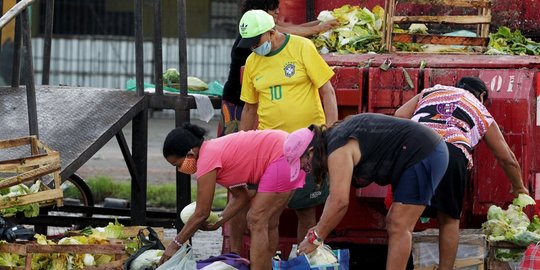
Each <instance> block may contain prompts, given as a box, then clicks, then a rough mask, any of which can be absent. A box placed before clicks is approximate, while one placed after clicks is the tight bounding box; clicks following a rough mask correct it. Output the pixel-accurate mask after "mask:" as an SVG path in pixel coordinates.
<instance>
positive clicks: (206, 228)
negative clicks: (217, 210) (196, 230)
mask: <svg viewBox="0 0 540 270" xmlns="http://www.w3.org/2000/svg"><path fill="white" fill-rule="evenodd" d="M222 225H223V223H222V222H221V218H220V219H219V220H218V221H217V222H216V223H208V222H204V223H203V224H202V225H201V227H200V229H201V230H202V231H215V230H217V229H219V227H221V226H222Z"/></svg>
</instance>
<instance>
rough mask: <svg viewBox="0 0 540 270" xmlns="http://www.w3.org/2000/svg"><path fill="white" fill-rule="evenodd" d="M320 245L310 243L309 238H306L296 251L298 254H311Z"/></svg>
mask: <svg viewBox="0 0 540 270" xmlns="http://www.w3.org/2000/svg"><path fill="white" fill-rule="evenodd" d="M318 247H319V246H317V245H314V244H310V243H309V242H308V240H307V238H304V240H303V241H302V243H300V246H298V250H297V251H296V255H300V254H309V253H311V252H313V251H314V250H316V249H317V248H318Z"/></svg>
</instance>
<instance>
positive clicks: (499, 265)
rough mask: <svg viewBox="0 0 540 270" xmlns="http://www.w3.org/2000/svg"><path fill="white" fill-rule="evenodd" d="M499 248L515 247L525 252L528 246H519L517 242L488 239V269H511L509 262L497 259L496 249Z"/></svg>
mask: <svg viewBox="0 0 540 270" xmlns="http://www.w3.org/2000/svg"><path fill="white" fill-rule="evenodd" d="M499 248H505V249H514V250H519V251H523V252H525V250H526V249H527V247H523V246H518V245H516V244H513V243H510V242H506V241H498V242H489V241H488V257H487V269H488V270H511V269H512V267H511V266H510V264H509V263H507V262H501V261H498V260H497V259H495V250H496V249H499Z"/></svg>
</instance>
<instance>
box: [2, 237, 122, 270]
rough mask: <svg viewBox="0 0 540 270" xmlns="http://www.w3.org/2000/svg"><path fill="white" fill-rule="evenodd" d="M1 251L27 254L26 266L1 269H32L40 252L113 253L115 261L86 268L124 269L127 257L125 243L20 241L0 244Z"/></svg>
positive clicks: (101, 269)
mask: <svg viewBox="0 0 540 270" xmlns="http://www.w3.org/2000/svg"><path fill="white" fill-rule="evenodd" d="M0 252H5V253H11V254H18V255H20V256H25V257H26V258H25V266H24V267H5V266H0V270H3V269H12V270H31V269H32V257H33V255H34V254H39V253H45V254H49V253H71V254H107V255H113V256H114V261H112V262H109V263H106V264H103V265H100V266H87V267H85V268H83V269H85V270H106V269H107V270H108V269H122V265H123V263H124V261H125V259H126V258H127V255H126V252H125V248H124V245H123V244H109V245H38V244H18V243H5V244H1V245H0Z"/></svg>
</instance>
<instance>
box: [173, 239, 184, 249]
mask: <svg viewBox="0 0 540 270" xmlns="http://www.w3.org/2000/svg"><path fill="white" fill-rule="evenodd" d="M173 242H174V243H175V244H176V245H177V246H178V247H181V246H182V243H180V241H178V239H176V237H174V238H173Z"/></svg>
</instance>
